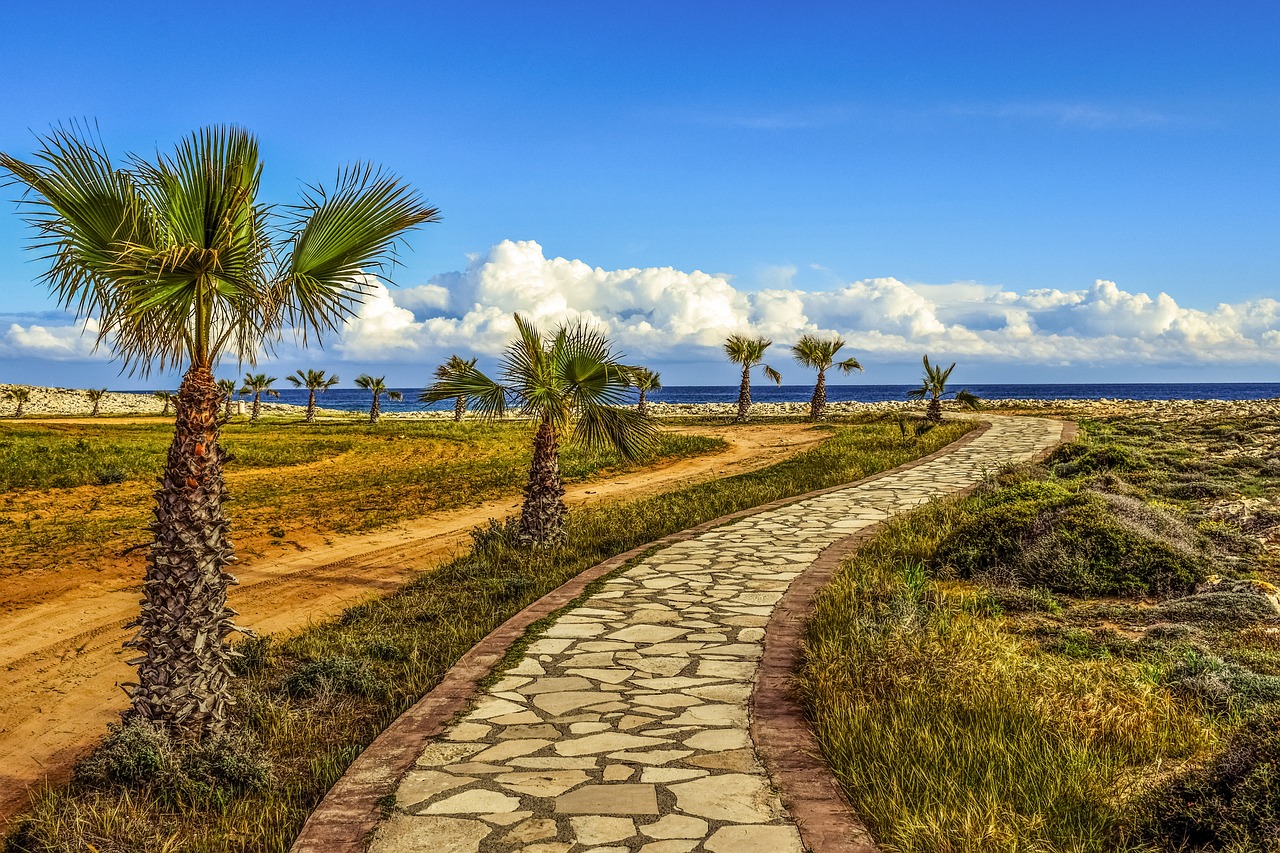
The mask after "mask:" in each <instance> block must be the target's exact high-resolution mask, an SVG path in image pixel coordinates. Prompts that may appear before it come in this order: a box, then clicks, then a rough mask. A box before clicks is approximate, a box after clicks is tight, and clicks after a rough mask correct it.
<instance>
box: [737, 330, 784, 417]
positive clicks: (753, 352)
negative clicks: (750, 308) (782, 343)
mask: <svg viewBox="0 0 1280 853" xmlns="http://www.w3.org/2000/svg"><path fill="white" fill-rule="evenodd" d="M772 344H773V341H771V340H769V339H768V338H749V337H747V336H746V335H730V336H729V340H727V341H725V342H724V354H725V355H727V356H728V357H729V361H731V362H733V363H734V364H740V365H742V382H741V384H739V385H738V418H737V420H738V423H742V422H744V421H746V419H747V414H748V413H749V412H750V411H751V368H753V367H755V366H756V365H757V364H759V363H760V362H762V361H764V351H765V350H767V349H768V348H769V347H770V346H771V345H772ZM764 375H765V378H766V379H769V380H772V381H773V384H775V385H781V384H782V374H781V373H779V372H778V371H776V370H774V369H773V368H772V367H770V366H769V365H767V364H766V365H765V366H764Z"/></svg>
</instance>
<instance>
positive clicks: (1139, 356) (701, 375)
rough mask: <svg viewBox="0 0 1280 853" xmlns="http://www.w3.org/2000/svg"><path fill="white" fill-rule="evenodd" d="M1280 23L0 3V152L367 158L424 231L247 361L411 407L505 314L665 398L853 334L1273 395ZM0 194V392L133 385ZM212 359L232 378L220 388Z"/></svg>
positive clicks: (858, 6)
mask: <svg viewBox="0 0 1280 853" xmlns="http://www.w3.org/2000/svg"><path fill="white" fill-rule="evenodd" d="M1277 31H1280V4H1276V3H1274V2H1270V0H1268V2H1230V0H1227V1H1226V2H1220V3H1213V4H1206V3H1201V2H1194V3H1181V2H1170V1H1169V0H1166V2H1158V3H1157V2H1153V3H1147V2H1136V1H1135V2H1126V3H1114V2H1106V3H1100V2H1044V0H1017V2H1007V3H997V2H969V3H954V2H938V3H925V2H911V0H904V2H894V3H863V2H832V3H825V2H811V3H782V2H778V3H752V2H743V0H738V2H723V3H722V2H706V1H705V0H700V2H697V3H688V2H679V3H663V2H650V3H632V4H622V3H600V2H590V3H561V2H550V0H549V2H545V3H538V4H529V3H485V4H468V3H436V2H415V3H408V2H406V3H388V2H377V0H371V2H362V3H359V4H354V3H325V2H317V0H312V2H305V3H293V2H273V3H239V2H217V3H200V2H191V3H171V2H164V3H150V2H131V3H128V4H121V3H110V4H109V3H100V2H87V0H86V2H56V0H55V1H54V2H45V3H41V4H22V8H21V11H11V12H10V13H9V14H7V15H6V26H5V28H4V29H3V30H2V31H0V151H4V152H6V153H9V154H11V155H13V156H17V157H19V158H24V157H28V156H30V154H31V153H32V152H33V151H34V150H35V148H36V146H37V138H36V137H37V136H38V135H40V134H42V133H46V132H47V131H48V130H49V129H50V127H51V126H53V125H55V124H58V123H60V122H61V123H65V122H68V121H73V120H87V121H90V122H94V123H96V124H97V127H98V128H99V131H100V134H101V137H102V139H103V141H104V143H105V144H106V145H107V147H108V148H109V149H110V150H112V151H113V152H116V153H117V154H119V155H123V154H124V153H126V152H137V153H140V154H144V155H146V154H153V153H154V152H155V151H157V150H166V149H168V148H170V147H171V146H172V145H173V144H174V143H175V142H176V141H177V140H179V139H180V138H181V137H183V136H184V135H185V134H187V133H189V132H191V131H193V130H194V129H196V128H199V127H202V126H205V125H208V124H214V123H235V124H239V125H242V126H244V127H247V128H248V129H250V130H251V131H253V132H254V133H255V134H256V135H257V136H258V137H259V139H260V141H261V145H262V151H263V157H264V160H265V163H266V171H265V180H264V188H263V191H264V197H265V198H266V199H268V200H271V201H278V202H280V203H288V202H289V201H291V200H292V199H294V198H296V196H297V194H298V192H299V190H300V189H301V188H302V187H303V186H304V185H306V184H309V183H316V182H323V181H326V180H330V181H331V180H332V178H333V176H334V175H335V174H336V172H337V170H338V168H339V167H340V166H342V165H344V164H348V163H351V162H353V161H372V162H374V163H377V164H381V165H382V166H384V167H386V168H388V169H389V170H391V171H393V172H395V173H396V174H398V175H400V176H401V177H402V178H403V179H404V180H405V181H407V182H408V183H409V184H411V185H412V186H414V187H415V188H417V189H419V190H420V191H421V192H422V193H423V194H424V195H425V196H426V197H427V199H428V200H429V201H430V202H431V203H432V204H434V205H436V206H438V207H439V208H440V210H441V212H442V217H443V219H442V221H441V222H440V223H436V224H431V225H427V226H424V227H423V228H421V229H420V230H418V231H416V232H414V233H412V234H411V235H410V236H409V237H408V239H407V243H406V246H405V248H404V250H403V251H402V252H401V255H400V263H399V264H398V265H397V266H396V267H394V268H393V269H391V270H389V271H387V273H386V274H384V275H382V276H381V277H380V278H378V279H376V280H374V279H371V280H370V282H369V285H370V287H369V298H368V299H367V301H366V303H365V305H364V306H363V307H362V308H361V310H360V313H359V315H358V316H357V317H356V318H354V319H353V321H352V322H351V323H349V324H348V325H347V326H346V327H345V328H344V329H343V330H342V332H341V334H340V335H338V336H336V337H333V338H331V339H330V340H328V341H326V343H325V347H324V349H323V350H318V349H316V348H315V347H314V346H313V347H311V348H310V349H308V350H306V351H301V350H300V349H299V348H298V347H297V345H296V344H295V342H294V341H293V339H292V338H291V337H288V338H286V340H285V341H284V342H282V344H281V345H280V346H279V347H277V349H276V353H275V355H274V356H273V358H272V360H270V361H268V362H267V363H266V364H265V365H264V367H265V368H267V369H268V370H269V371H270V372H272V373H276V371H277V370H279V371H282V372H280V373H276V375H284V373H285V372H292V370H294V369H296V368H300V367H323V368H326V369H329V370H334V371H337V372H338V373H340V374H341V375H342V376H343V378H344V379H349V378H352V377H354V376H355V375H356V374H357V373H361V372H370V373H373V374H374V375H386V376H387V378H388V382H389V384H392V385H398V386H404V387H418V386H421V385H423V384H425V383H426V382H427V381H428V378H429V375H430V371H431V369H432V368H433V367H434V366H435V364H437V363H439V361H441V360H443V358H444V357H446V356H447V355H449V354H450V353H452V352H458V353H459V354H462V355H477V356H479V357H480V358H481V359H482V365H483V364H488V365H492V364H493V363H494V362H495V359H496V356H497V355H498V353H500V351H501V348H502V346H503V344H504V343H505V342H506V340H508V339H509V337H510V334H511V331H512V323H511V314H512V313H513V312H515V311H521V312H523V313H526V314H528V315H530V316H531V317H532V318H533V319H535V320H537V321H538V322H539V323H541V324H543V325H547V326H550V325H554V324H555V323H557V322H560V321H564V320H573V319H579V318H583V319H586V320H588V321H590V322H593V323H596V324H597V325H599V326H601V327H602V328H604V329H605V331H606V332H607V333H608V334H609V335H610V337H611V339H612V340H614V341H615V342H616V343H617V345H618V347H619V349H621V350H622V351H624V352H625V353H626V355H627V357H628V358H629V359H630V360H632V361H637V362H643V363H646V364H648V365H650V366H651V367H654V368H656V369H658V370H659V371H661V372H662V373H663V378H664V382H665V384H668V385H679V384H731V383H733V382H735V381H736V380H735V371H734V369H733V368H732V366H730V365H728V364H727V363H726V362H725V361H724V359H723V358H722V356H721V355H720V353H719V350H718V344H719V343H720V342H721V341H723V339H724V337H726V336H727V335H729V334H734V333H759V334H765V335H768V336H769V337H771V338H772V339H773V340H774V341H775V345H774V348H773V349H772V350H771V352H770V359H769V360H770V361H771V362H772V363H774V365H775V366H776V367H778V368H779V369H780V370H782V372H783V374H784V377H786V378H787V381H788V382H791V381H795V382H800V381H802V378H803V373H804V371H802V370H801V369H800V368H799V367H798V366H797V365H795V364H794V362H792V361H791V360H790V359H789V358H788V354H787V351H786V346H787V345H788V344H789V343H791V342H793V341H794V340H795V339H796V338H797V337H798V336H799V335H800V334H804V333H815V334H840V335H842V336H843V337H844V338H845V340H846V341H847V342H848V350H847V351H848V352H850V353H851V354H853V355H855V356H856V357H858V359H859V360H860V361H861V362H862V364H863V365H864V366H865V367H866V371H865V373H863V374H859V375H858V376H857V377H856V378H855V379H853V380H852V381H857V382H867V383H871V384H886V383H896V382H908V381H912V380H914V379H915V378H916V377H917V376H918V374H919V372H920V371H919V359H920V355H921V354H923V353H926V352H927V353H929V354H930V355H931V357H933V358H934V360H941V361H946V362H950V361H957V362H959V363H960V366H959V367H958V368H957V371H956V374H955V376H956V377H957V378H958V379H960V380H961V381H968V382H982V383H994V382H1037V381H1039V382H1072V381H1087V382H1127V381H1215V382H1216V381H1280V370H1278V369H1277V364H1278V363H1280V303H1277V301H1276V300H1277V298H1280V203H1278V201H1277V200H1278V199H1280V157H1277V147H1276V140H1277V139H1280V51H1277V50H1276V49H1275V33H1276V32H1277ZM18 195H19V190H18V189H17V188H15V187H13V186H9V187H7V188H6V189H4V190H2V191H0V383H4V382H27V383H33V384H50V385H67V386H72V387H86V386H89V385H99V386H104V385H105V386H110V387H113V388H137V387H161V386H164V385H174V384H176V380H175V379H172V378H171V377H166V376H154V375H153V376H151V377H149V378H147V379H141V378H138V377H131V376H128V375H123V376H122V375H120V367H119V364H118V363H116V362H113V361H112V360H111V354H110V351H109V345H107V346H104V347H103V348H100V349H98V350H97V351H94V349H93V335H92V334H89V335H87V336H86V335H85V334H83V331H82V330H83V329H84V328H85V326H86V324H88V326H89V328H90V329H92V328H93V327H94V323H95V319H94V318H80V319H77V318H76V317H74V316H72V315H69V314H66V313H65V312H62V311H60V310H59V308H58V306H57V304H56V303H55V301H54V300H53V299H51V298H50V296H49V295H48V292H47V289H46V288H45V287H44V286H43V285H42V284H41V283H40V282H39V277H40V275H41V273H42V272H43V267H42V265H41V262H40V261H39V259H38V257H37V256H36V254H35V253H34V252H32V251H30V250H29V249H28V248H27V243H28V242H29V240H30V238H31V236H32V235H31V232H30V230H29V229H28V228H27V227H26V226H25V225H24V224H23V222H22V219H21V215H20V210H19V208H18V206H17V205H16V204H15V203H14V200H15V199H16V198H17V197H18ZM243 370H244V366H240V365H236V364H235V363H227V364H224V365H223V366H222V369H221V370H220V373H222V374H224V375H239V374H240V373H242V372H243Z"/></svg>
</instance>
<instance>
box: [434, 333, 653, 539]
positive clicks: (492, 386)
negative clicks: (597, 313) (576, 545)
mask: <svg viewBox="0 0 1280 853" xmlns="http://www.w3.org/2000/svg"><path fill="white" fill-rule="evenodd" d="M516 329H517V330H518V332H519V337H518V338H517V339H516V340H515V341H513V342H512V343H511V344H510V345H509V346H508V347H507V351H506V353H504V354H503V359H502V379H503V382H502V384H499V383H498V382H495V381H494V380H492V379H490V378H489V377H488V376H485V375H484V374H483V373H481V372H480V371H479V370H476V369H475V367H471V368H468V369H467V370H466V371H465V372H461V373H459V374H458V375H456V376H450V377H448V378H445V379H441V380H439V381H438V382H436V383H435V384H434V385H432V386H431V387H430V388H428V389H427V390H426V391H424V392H423V394H422V399H423V401H424V402H427V403H434V402H438V401H440V400H451V399H453V398H455V397H458V396H463V397H466V398H467V399H468V400H470V401H471V402H472V404H473V405H474V407H475V410H476V412H477V413H478V414H479V415H480V416H481V417H483V418H486V419H495V418H500V417H502V416H503V414H505V412H506V408H507V398H508V397H511V398H512V399H513V400H514V402H515V405H516V407H517V408H518V410H519V411H520V412H521V414H523V415H525V416H526V417H529V418H531V419H532V420H533V421H535V422H536V423H537V425H538V426H537V430H536V432H535V433H534V437H533V462H532V464H531V465H530V466H529V482H528V485H527V486H525V490H524V504H523V505H522V506H521V509H520V535H521V538H522V539H523V540H524V541H526V542H529V543H532V544H534V545H538V546H547V545H554V544H558V543H560V542H563V541H564V538H565V516H566V514H567V512H568V510H567V509H566V508H565V505H564V485H563V483H562V482H561V480H560V439H561V437H562V436H564V435H565V434H566V433H568V432H569V431H570V430H572V434H571V440H572V441H575V442H578V443H580V444H585V445H588V446H591V447H603V448H613V449H615V450H617V451H618V452H619V453H621V454H622V455H623V456H624V457H626V458H628V459H634V458H636V457H637V456H639V455H640V454H641V453H642V452H643V451H644V450H645V449H646V448H648V447H649V445H650V444H651V442H652V440H653V436H654V432H655V430H654V426H653V422H652V421H651V420H649V419H648V418H647V417H644V416H643V415H641V414H640V413H639V412H635V411H633V410H631V409H624V408H621V407H620V405H619V404H621V403H622V402H623V401H624V400H625V399H626V395H627V391H628V389H629V388H630V386H631V368H629V367H627V366H625V365H623V364H622V363H621V362H620V361H619V360H618V358H617V357H616V356H615V355H614V354H613V352H612V349H611V347H610V345H609V342H608V340H606V339H605V337H604V335H602V334H601V333H600V332H598V331H596V330H594V329H591V328H588V327H586V326H584V325H582V324H581V323H577V324H574V325H561V326H560V327H559V328H557V329H556V331H555V334H554V335H552V336H550V339H549V340H548V339H547V338H546V337H544V336H543V334H542V333H541V332H539V331H538V330H537V329H536V328H535V327H534V326H533V324H531V323H530V322H529V321H527V320H525V319H524V318H523V317H521V316H520V315H519V314H517V315H516Z"/></svg>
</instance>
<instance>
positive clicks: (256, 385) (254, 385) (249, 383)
mask: <svg viewBox="0 0 1280 853" xmlns="http://www.w3.org/2000/svg"><path fill="white" fill-rule="evenodd" d="M275 381H276V378H275V377H274V376H268V375H267V374H265V373H246V374H245V375H244V386H243V387H242V388H241V389H240V393H241V394H252V395H253V410H252V411H251V412H250V413H249V423H251V424H256V423H257V422H258V418H259V417H260V416H261V414H262V395H263V394H267V395H269V396H272V397H275V398H276V399H277V400H278V399H280V392H279V391H277V390H276V389H274V388H272V387H271V383H272V382H275Z"/></svg>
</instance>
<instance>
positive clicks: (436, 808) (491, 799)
mask: <svg viewBox="0 0 1280 853" xmlns="http://www.w3.org/2000/svg"><path fill="white" fill-rule="evenodd" d="M518 808H520V798H519V797H508V796H507V795H506V794H499V793H498V792H497V791H486V790H484V789H483V788H473V789H471V790H470V791H463V792H462V793H461V794H454V795H453V796H452V797H446V798H445V799H443V800H439V801H437V802H434V803H432V804H431V805H429V806H427V808H426V809H425V810H424V813H425V814H481V813H484V812H513V811H515V810H516V809H518Z"/></svg>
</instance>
